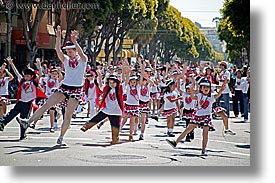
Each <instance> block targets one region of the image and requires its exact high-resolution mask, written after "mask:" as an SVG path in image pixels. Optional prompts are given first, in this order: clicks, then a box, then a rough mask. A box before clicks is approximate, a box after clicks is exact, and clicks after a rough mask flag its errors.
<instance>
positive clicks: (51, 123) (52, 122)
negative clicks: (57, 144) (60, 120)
mask: <svg viewBox="0 0 275 183" xmlns="http://www.w3.org/2000/svg"><path fill="white" fill-rule="evenodd" d="M54 114H55V110H50V125H51V128H53V124H54V120H55V115H54Z"/></svg>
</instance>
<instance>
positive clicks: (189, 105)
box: [182, 92, 196, 109]
mask: <svg viewBox="0 0 275 183" xmlns="http://www.w3.org/2000/svg"><path fill="white" fill-rule="evenodd" d="M182 98H183V107H184V108H185V109H194V108H195V106H196V100H193V99H192V98H191V95H189V94H188V93H186V92H182Z"/></svg>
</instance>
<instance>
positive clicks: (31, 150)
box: [5, 145, 68, 154]
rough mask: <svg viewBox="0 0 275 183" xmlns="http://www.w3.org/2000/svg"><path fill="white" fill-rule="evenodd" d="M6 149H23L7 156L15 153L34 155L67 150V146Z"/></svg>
mask: <svg viewBox="0 0 275 183" xmlns="http://www.w3.org/2000/svg"><path fill="white" fill-rule="evenodd" d="M5 148H6V149H12V148H23V149H21V150H16V151H12V152H9V153H6V154H15V153H26V154H34V153H46V152H50V151H54V150H57V149H67V148H68V147H67V146H60V145H55V146H52V147H29V146H10V147H5Z"/></svg>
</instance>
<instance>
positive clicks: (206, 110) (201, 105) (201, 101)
mask: <svg viewBox="0 0 275 183" xmlns="http://www.w3.org/2000/svg"><path fill="white" fill-rule="evenodd" d="M196 96H197V97H198V110H197V112H196V115H197V116H206V115H211V113H212V105H213V103H214V102H215V98H214V94H211V96H205V95H203V94H202V93H198V94H196Z"/></svg>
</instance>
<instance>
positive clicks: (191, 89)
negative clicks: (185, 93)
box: [190, 80, 198, 100]
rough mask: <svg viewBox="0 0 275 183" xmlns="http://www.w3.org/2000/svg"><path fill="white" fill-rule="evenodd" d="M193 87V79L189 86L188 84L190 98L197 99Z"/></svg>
mask: <svg viewBox="0 0 275 183" xmlns="http://www.w3.org/2000/svg"><path fill="white" fill-rule="evenodd" d="M194 87H195V82H194V80H193V81H192V83H191V86H190V92H191V98H192V99H193V100H198V97H197V96H196V92H195V90H194Z"/></svg>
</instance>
